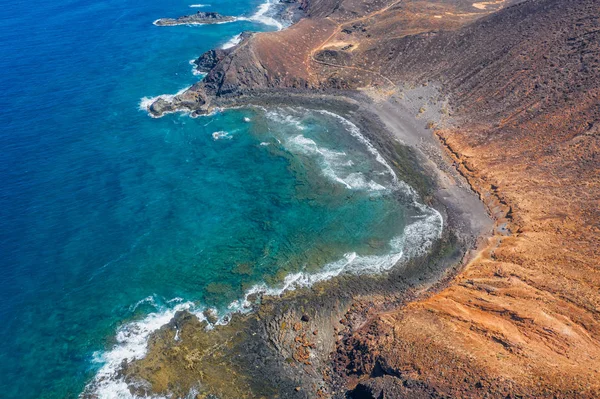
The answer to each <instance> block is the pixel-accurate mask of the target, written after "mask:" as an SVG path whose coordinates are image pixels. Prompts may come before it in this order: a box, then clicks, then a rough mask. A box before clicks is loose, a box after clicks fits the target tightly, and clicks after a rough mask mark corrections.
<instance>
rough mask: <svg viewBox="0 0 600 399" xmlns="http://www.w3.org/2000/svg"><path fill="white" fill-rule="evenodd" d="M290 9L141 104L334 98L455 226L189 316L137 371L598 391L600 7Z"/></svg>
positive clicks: (419, 3) (410, 387) (349, 393)
mask: <svg viewBox="0 0 600 399" xmlns="http://www.w3.org/2000/svg"><path fill="white" fill-rule="evenodd" d="M298 6H299V7H301V8H302V9H303V10H304V12H305V13H306V18H303V19H301V20H300V21H298V22H297V23H295V24H294V25H292V26H291V27H289V28H288V29H285V30H282V31H279V32H270V33H259V34H254V35H251V36H250V37H248V38H247V39H246V40H243V41H242V42H241V43H240V44H239V45H237V46H236V47H234V48H232V49H229V50H226V51H220V50H214V51H213V52H212V53H210V52H209V53H210V54H209V53H207V54H205V55H204V56H203V57H201V60H199V61H198V65H199V66H201V67H202V68H205V71H207V75H206V77H204V79H203V80H202V81H201V82H199V83H197V84H195V85H194V86H192V87H191V88H189V89H188V90H186V91H185V92H183V93H181V94H179V95H176V96H174V97H165V98H161V99H158V100H157V101H156V102H154V103H153V104H152V105H151V106H150V107H149V112H150V113H151V114H153V115H154V116H161V115H163V114H165V113H167V112H174V111H187V112H190V113H191V114H204V113H207V112H211V110H212V109H213V108H215V107H226V106H239V105H249V104H257V105H266V106H269V105H281V104H289V105H301V106H306V107H318V108H325V109H330V110H332V111H334V112H337V113H339V114H341V115H343V116H345V117H347V118H348V119H350V120H352V121H353V122H354V123H356V124H357V126H359V127H360V128H361V131H362V132H364V133H365V134H366V135H367V136H368V138H369V139H370V140H371V141H372V142H373V144H374V145H375V146H376V147H377V148H378V150H380V151H381V153H382V155H384V156H385V157H386V159H388V160H389V161H390V163H391V164H393V165H394V166H395V168H396V170H397V171H398V174H399V175H400V177H401V178H402V179H404V180H405V181H407V182H408V183H409V184H411V185H412V186H413V187H415V188H416V189H417V190H418V191H419V193H420V194H421V196H422V197H423V198H424V199H425V200H426V201H427V202H428V203H430V204H431V205H433V206H435V207H436V208H437V209H439V210H440V211H441V212H442V213H443V215H444V220H445V222H446V223H445V226H446V229H445V231H444V235H443V238H442V240H440V242H439V243H438V244H437V245H436V246H435V248H433V249H432V251H431V253H430V254H428V255H427V256H423V257H421V258H419V259H413V260H412V261H411V262H410V263H409V264H404V265H401V266H400V267H397V268H396V269H394V271H393V272H391V273H390V274H389V275H385V276H379V277H371V278H360V279H358V278H353V277H351V276H347V277H342V278H338V279H336V280H334V281H331V282H324V283H321V284H319V285H317V286H315V287H314V288H313V289H307V290H300V291H298V292H293V293H288V294H285V295H283V296H282V297H281V298H263V299H262V301H260V303H259V302H257V303H256V304H255V312H254V313H251V314H249V315H238V316H235V317H234V319H233V320H232V321H231V322H230V323H229V324H228V325H227V326H220V327H217V328H215V329H213V330H210V331H207V330H205V328H204V326H203V325H201V323H200V322H198V321H197V320H196V319H195V318H193V317H190V316H189V315H187V314H185V313H183V314H180V315H178V317H176V318H175V319H174V320H173V321H172V322H171V324H170V325H169V326H165V327H164V328H163V329H161V330H160V331H159V332H158V333H157V334H156V335H155V336H154V337H153V339H152V341H151V343H150V350H149V354H148V356H146V358H144V359H142V360H140V361H137V362H133V363H132V364H128V365H126V366H124V369H123V374H124V375H125V376H126V379H127V381H128V382H129V383H130V384H131V386H132V387H136V388H135V389H137V390H138V391H140V392H153V393H166V392H171V393H173V394H174V395H175V397H184V396H185V395H187V394H188V393H189V392H190V391H191V392H195V393H196V394H197V395H198V396H199V397H209V395H213V396H215V397H220V398H243V397H249V398H250V397H276V396H279V397H286V398H287V397H290V398H294V397H297V398H318V397H336V398H343V397H350V398H403V397H406V398H439V397H448V398H449V397H473V398H507V397H508V398H511V397H530V398H556V397H562V398H595V397H600V382H599V381H600V266H599V265H600V207H599V206H598V204H600V130H599V126H600V107H599V106H598V104H599V103H600V99H599V95H600V1H599V0H528V1H509V0H506V1H502V0H499V1H490V2H479V3H473V2H472V1H464V0H431V1H430V0H405V1H393V0H391V1H386V0H381V1H374V2H368V3H367V2H364V1H359V0H303V1H302V2H301V3H300V4H299V5H298ZM488 216H489V219H488ZM176 331H179V334H180V340H178V341H174V340H173V336H174V334H175V333H176ZM224 375H226V376H227V378H223V376H224ZM132 389H133V388H132Z"/></svg>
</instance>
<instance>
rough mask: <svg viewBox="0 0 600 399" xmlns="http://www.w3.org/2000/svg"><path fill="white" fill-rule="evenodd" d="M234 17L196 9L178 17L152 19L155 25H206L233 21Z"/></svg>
mask: <svg viewBox="0 0 600 399" xmlns="http://www.w3.org/2000/svg"><path fill="white" fill-rule="evenodd" d="M234 20H235V17H230V16H226V15H221V14H219V13H217V12H203V11H198V12H197V13H195V14H192V15H184V16H182V17H179V18H161V19H157V20H156V21H154V25H156V26H175V25H206V24H218V23H223V22H231V21H234Z"/></svg>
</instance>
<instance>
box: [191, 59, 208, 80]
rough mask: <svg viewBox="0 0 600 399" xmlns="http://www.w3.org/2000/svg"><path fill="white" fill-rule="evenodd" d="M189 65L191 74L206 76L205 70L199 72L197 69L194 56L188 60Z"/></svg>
mask: <svg viewBox="0 0 600 399" xmlns="http://www.w3.org/2000/svg"><path fill="white" fill-rule="evenodd" d="M190 65H191V66H192V74H193V75H196V76H201V77H205V76H206V72H200V71H199V70H198V68H197V65H196V59H195V58H194V59H191V60H190Z"/></svg>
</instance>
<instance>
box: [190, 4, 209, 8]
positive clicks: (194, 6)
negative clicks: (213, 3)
mask: <svg viewBox="0 0 600 399" xmlns="http://www.w3.org/2000/svg"><path fill="white" fill-rule="evenodd" d="M190 7H191V8H202V7H210V4H190Z"/></svg>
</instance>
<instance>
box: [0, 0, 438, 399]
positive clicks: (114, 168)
mask: <svg viewBox="0 0 600 399" xmlns="http://www.w3.org/2000/svg"><path fill="white" fill-rule="evenodd" d="M192 3H193V2H191V1H190V2H186V1H182V0H163V1H147V0H146V1H140V0H108V1H102V2H100V1H96V2H93V1H89V0H80V1H69V0H57V1H53V2H43V3H42V2H39V3H25V2H16V3H10V4H9V3H7V2H5V4H3V5H2V13H0V38H1V40H0V54H2V56H1V57H0V71H2V74H0V89H1V92H2V96H0V126H2V129H1V133H0V148H1V152H0V187H1V191H0V251H1V252H0V254H1V255H2V256H1V257H0V397H2V398H9V399H10V398H21V399H22V398H66V397H67V398H74V397H77V396H78V395H79V394H80V393H81V392H82V391H83V390H84V387H85V386H86V384H89V383H90V381H93V379H94V376H95V375H96V373H98V370H99V369H101V368H102V367H103V365H104V366H106V364H107V362H109V363H110V361H111V356H117V355H118V353H120V352H119V351H118V350H117V349H119V348H121V349H123V350H124V351H125V352H126V351H127V350H129V349H131V348H130V347H128V346H127V345H126V344H131V342H129V341H127V340H125V341H127V342H124V341H123V339H120V338H118V336H117V338H115V336H116V334H117V331H121V332H123V331H127V328H130V330H131V328H133V327H131V326H133V325H135V324H131V323H132V322H134V323H135V322H144V321H148V320H150V321H153V322H156V320H154V319H151V318H152V315H162V316H164V315H167V314H168V313H165V312H168V311H169V310H172V309H173V308H174V306H176V305H177V304H179V306H184V305H183V304H184V303H188V301H190V302H191V303H193V304H192V305H190V304H188V305H185V306H192V307H193V308H194V309H196V310H201V309H202V308H204V307H207V306H210V307H215V308H216V309H218V310H219V312H220V314H221V315H223V314H226V312H227V311H228V306H229V304H230V303H232V302H234V301H236V300H239V299H241V298H243V297H244V293H245V292H248V290H250V289H252V287H257V285H258V286H261V287H262V286H268V287H279V288H280V287H281V286H282V285H283V284H286V283H290V282H291V281H292V280H294V279H295V281H296V284H300V283H303V284H304V283H310V282H311V281H313V279H316V278H321V277H324V276H327V274H323V273H321V274H319V271H321V270H323V268H324V270H325V271H326V273H330V274H331V275H333V274H336V273H338V272H339V271H341V270H342V269H343V268H346V271H348V270H350V271H359V270H361V269H363V268H371V269H372V271H376V270H379V269H384V268H387V267H388V265H389V263H390V262H392V261H393V260H396V259H398V258H400V257H401V256H407V252H410V250H414V248H416V247H418V245H420V244H421V243H422V241H423V240H420V239H417V238H415V237H416V236H418V235H420V234H421V233H423V235H425V234H426V233H427V231H425V230H427V229H425V227H424V226H423V223H419V222H423V221H424V220H425V219H423V217H424V216H431V212H429V211H428V210H427V209H425V208H423V207H419V206H416V205H414V204H412V202H411V200H406V198H407V197H406V196H404V198H405V199H404V200H403V201H404V202H403V201H400V200H398V195H397V194H398V190H400V189H404V188H402V187H401V185H399V184H398V183H396V182H395V181H394V176H393V175H392V174H391V173H390V171H389V169H388V167H387V166H386V165H385V164H384V163H382V162H381V159H380V160H378V159H377V157H376V155H375V154H374V153H373V150H372V149H370V148H369V147H368V145H367V144H365V143H364V142H363V139H361V137H360V136H358V135H357V132H356V131H354V130H353V129H354V128H353V127H352V126H351V125H349V124H348V123H346V122H344V121H341V120H339V119H338V118H336V117H335V116H333V115H329V114H326V113H320V112H317V111H308V110H302V109H272V110H263V109H243V110H229V111H224V112H220V113H217V114H215V115H212V116H207V117H200V118H195V119H192V118H189V117H188V116H186V115H168V116H166V117H163V118H161V119H153V118H150V117H148V115H147V114H146V113H145V112H143V111H141V110H140V109H139V104H140V100H141V99H142V98H143V97H152V96H156V95H160V94H163V93H174V92H176V91H178V90H180V89H182V88H184V87H187V86H189V85H191V84H193V83H194V82H195V81H197V80H198V79H199V77H198V76H194V75H193V74H192V72H191V66H190V65H189V61H190V60H191V59H193V58H195V57H197V56H198V55H200V54H201V53H202V52H204V51H206V50H208V49H210V48H213V47H218V46H221V45H223V44H224V43H225V42H227V41H228V40H229V39H231V38H232V37H233V36H235V35H236V34H238V33H240V32H241V31H243V30H258V31H264V30H272V29H274V27H273V26H268V25H264V24H260V23H255V22H252V21H237V22H234V23H228V24H220V25H211V26H201V27H186V26H180V27H163V28H159V27H156V26H154V25H152V21H154V20H155V19H157V18H160V17H173V16H179V15H183V14H185V13H189V12H193V11H195V10H197V9H191V8H189V5H190V4H192ZM259 5H260V0H259V1H256V0H250V1H244V2H240V1H239V0H219V1H218V2H217V1H213V2H212V3H211V5H210V6H209V7H206V8H203V10H214V11H219V12H221V13H223V14H228V15H245V16H250V15H252V14H253V13H254V12H255V11H256V10H257V9H258V7H259ZM399 187H400V188H399ZM409 197H410V196H409ZM426 220H427V221H428V222H430V221H431V217H430V218H429V219H426ZM415 222H417V223H415ZM406 226H409V227H408V228H406ZM408 233H410V234H412V235H410V234H409V235H408V236H407V234H408ZM429 233H431V232H430V231H429ZM286 276H288V279H287V280H286V279H285V277H286ZM290 276H291V277H290ZM314 276H320V277H314ZM292 285H293V284H292ZM161 312H162V313H161ZM149 314H151V315H150V316H149ZM157 317H158V316H157ZM149 318H150V319H149ZM128 323H129V324H128ZM147 324H148V323H147ZM147 324H144V325H147ZM148 325H149V324H148ZM128 326H130V327H128ZM130 332H131V331H130ZM137 333H139V331H137ZM141 338H143V337H141ZM115 345H116V346H115ZM138 346H139V345H138ZM142 346H143V345H142ZM115 348H116V349H115ZM128 348H129V349H128ZM138 349H139V348H138ZM88 389H92V390H93V387H92V388H88ZM115 392H116V391H115V390H112V391H111V390H110V389H107V390H104V391H102V392H101V393H102V394H103V395H105V396H104V397H116V395H117V394H116V393H115Z"/></svg>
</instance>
